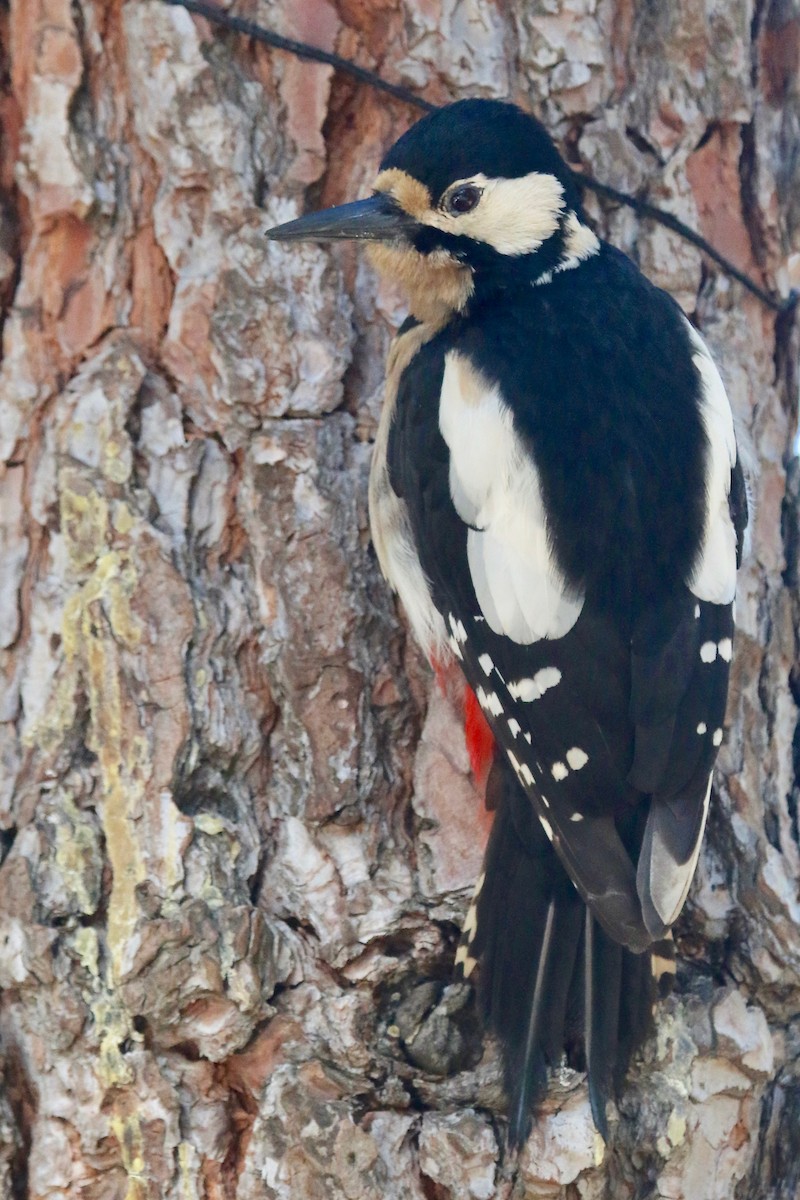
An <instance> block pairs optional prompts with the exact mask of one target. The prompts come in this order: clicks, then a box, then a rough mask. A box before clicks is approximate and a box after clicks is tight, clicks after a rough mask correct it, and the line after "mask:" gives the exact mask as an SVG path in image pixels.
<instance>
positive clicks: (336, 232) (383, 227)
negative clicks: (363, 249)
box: [266, 193, 416, 242]
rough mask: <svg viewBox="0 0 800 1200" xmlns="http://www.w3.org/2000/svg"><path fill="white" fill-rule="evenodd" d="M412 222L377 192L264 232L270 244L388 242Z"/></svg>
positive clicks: (406, 229)
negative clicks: (365, 198) (352, 241)
mask: <svg viewBox="0 0 800 1200" xmlns="http://www.w3.org/2000/svg"><path fill="white" fill-rule="evenodd" d="M415 226H416V222H415V221H414V219H413V217H410V216H409V215H408V213H406V212H403V210H402V209H401V208H399V207H398V205H397V204H395V202H394V201H393V200H392V199H391V198H390V197H389V196H384V195H382V194H380V193H378V194H377V195H375V196H370V198H369V199H368V200H356V201H355V202H354V203H353V204H340V205H339V206H338V207H336V208H324V209H322V211H321V212H315V213H308V215H307V216H305V217H299V218H298V220H296V221H287V222H286V224H285V225H276V226H275V227H274V228H273V229H268V230H267V233H266V236H267V237H268V238H271V240H272V241H274V242H333V241H339V240H340V239H344V238H352V239H356V240H358V241H368V242H391V241H394V240H395V238H400V237H403V235H404V234H408V233H410V232H411V231H412V229H414V227H415Z"/></svg>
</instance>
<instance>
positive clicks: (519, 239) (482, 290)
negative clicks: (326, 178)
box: [267, 100, 598, 320]
mask: <svg viewBox="0 0 800 1200" xmlns="http://www.w3.org/2000/svg"><path fill="white" fill-rule="evenodd" d="M267 236H268V237H270V238H272V239H274V240H277V241H300V240H303V241H332V240H338V239H342V238H350V239H357V240H365V241H369V242H370V243H371V257H372V259H373V261H374V262H375V264H376V266H377V267H378V269H379V270H380V271H381V272H383V273H385V274H386V275H388V276H389V277H390V278H392V279H394V280H396V281H398V282H400V283H401V284H402V285H404V286H405V288H406V290H407V291H408V294H409V299H410V302H411V309H412V312H413V313H414V315H415V316H417V317H419V318H420V319H423V320H428V319H434V320H436V319H441V318H442V316H444V315H446V314H447V313H448V312H452V311H460V310H462V309H463V308H465V306H466V305H467V304H468V303H470V301H471V299H472V297H475V298H480V297H481V296H488V295H490V294H492V293H495V292H497V291H498V290H500V289H507V288H513V287H515V286H519V285H520V284H531V283H534V282H536V281H537V280H542V279H547V278H549V275H550V273H551V272H553V271H554V270H558V269H559V268H560V267H563V266H566V265H575V264H576V263H578V262H580V261H581V260H582V259H583V258H585V257H587V256H588V255H589V254H591V253H593V251H594V250H595V249H596V248H597V245H598V243H597V239H596V237H595V235H594V234H593V233H592V231H591V230H590V229H589V228H588V227H587V226H586V225H584V224H583V223H582V220H581V208H580V199H579V195H578V189H577V187H576V185H575V181H574V179H573V176H572V173H571V171H570V170H569V168H568V167H567V166H566V164H565V163H564V161H563V159H562V158H561V156H560V155H559V153H558V151H557V150H556V148H555V146H554V145H553V142H552V140H551V139H550V137H549V135H548V134H547V132H546V131H545V129H544V128H543V127H542V126H541V125H540V124H539V122H538V121H536V120H534V118H533V117H531V116H528V115H527V114H526V113H523V112H522V111H521V109H519V108H516V107H515V106H514V105H512V104H504V103H502V102H500V101H496V100H461V101H458V102H457V103H456V104H451V105H449V106H448V107H447V108H442V109H438V110H437V111H436V112H434V113H431V114H430V116H427V117H424V118H423V119H422V120H421V121H419V122H417V124H416V125H413V126H412V127H411V129H409V130H408V131H407V133H404V134H403V136H402V137H401V138H400V139H399V140H398V141H397V142H395V144H394V146H392V148H391V150H390V151H389V152H388V154H387V155H386V157H385V158H384V160H383V162H382V163H381V168H380V172H379V174H378V177H377V179H376V181H375V187H374V191H373V194H372V196H370V197H369V199H367V200H358V201H356V202H355V203H353V204H344V205H341V206H340V207H337V208H330V209H325V210H323V211H322V212H316V213H311V214H309V215H308V216H305V217H301V218H300V219H299V220H297V221H290V222H289V223H288V224H286V225H278V226H277V227H276V228H274V229H271V230H269V231H268V233H267Z"/></svg>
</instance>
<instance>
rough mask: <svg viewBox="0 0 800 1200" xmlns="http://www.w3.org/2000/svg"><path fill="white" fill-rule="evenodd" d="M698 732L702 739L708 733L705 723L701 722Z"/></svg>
mask: <svg viewBox="0 0 800 1200" xmlns="http://www.w3.org/2000/svg"><path fill="white" fill-rule="evenodd" d="M697 732H698V733H699V734H700V737H702V736H703V734H704V733H708V726H707V725H706V723H705V721H701V722H700V724H699V725H698V726H697Z"/></svg>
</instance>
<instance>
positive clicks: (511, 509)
mask: <svg viewBox="0 0 800 1200" xmlns="http://www.w3.org/2000/svg"><path fill="white" fill-rule="evenodd" d="M439 428H440V429H441V432H442V436H443V438H444V440H445V442H446V443H447V446H448V449H449V451H450V494H451V496H452V498H453V504H454V505H455V508H456V511H457V512H458V514H459V516H460V517H461V519H462V521H464V522H465V524H467V525H469V526H470V527H471V528H470V530H469V533H468V534H467V555H468V559H469V569H470V574H471V576H472V583H473V586H474V588H475V594H476V596H477V598H478V603H479V604H480V607H481V611H482V613H483V615H484V617H485V618H486V621H487V623H488V624H489V626H490V627H491V628H492V629H493V630H494V632H495V633H497V634H503V635H505V636H506V637H510V638H512V639H513V640H514V641H515V642H519V643H520V644H522V645H529V644H530V643H531V642H535V641H538V640H539V639H540V638H560V637H563V636H564V634H565V633H568V632H569V630H570V629H571V628H572V626H573V625H574V624H575V622H576V621H577V619H578V616H579V615H580V611H581V608H582V607H583V597H582V596H578V597H576V596H575V595H574V594H572V593H571V592H570V590H569V588H568V587H567V584H566V581H565V580H564V577H563V575H562V574H561V571H560V570H559V568H558V565H557V564H556V562H555V560H554V558H553V556H552V554H551V552H550V547H549V545H548V538H547V528H546V522H545V512H544V505H543V503H542V496H541V490H540V487H539V477H538V474H537V471H536V466H535V464H534V462H533V460H532V459H531V456H530V454H529V453H528V452H527V451H526V449H525V447H524V446H523V445H522V444H521V442H520V440H519V438H518V437H517V434H516V432H515V430H514V425H513V419H512V415H511V410H510V409H509V407H508V405H507V404H505V402H504V401H503V399H502V397H501V396H500V393H499V391H498V390H497V388H496V387H494V386H493V385H491V384H490V383H488V382H487V381H486V380H485V379H484V378H483V377H482V376H481V375H480V373H479V372H478V371H476V369H475V368H474V367H473V366H472V364H471V363H470V362H469V360H468V359H466V358H465V357H464V356H462V355H459V354H457V353H456V352H455V351H451V352H450V353H449V354H448V355H447V357H446V359H445V370H444V379H443V381H442V393H441V398H440V402H439Z"/></svg>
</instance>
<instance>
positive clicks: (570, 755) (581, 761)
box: [567, 746, 589, 771]
mask: <svg viewBox="0 0 800 1200" xmlns="http://www.w3.org/2000/svg"><path fill="white" fill-rule="evenodd" d="M588 761H589V755H588V754H587V753H586V751H585V750H581V748H580V746H573V747H572V749H571V750H568V751H567V762H568V763H569V765H570V766H571V767H572V770H573V771H580V769H581V767H585V766H586V764H587V762H588Z"/></svg>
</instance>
